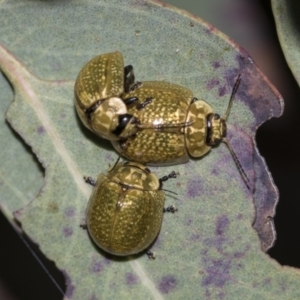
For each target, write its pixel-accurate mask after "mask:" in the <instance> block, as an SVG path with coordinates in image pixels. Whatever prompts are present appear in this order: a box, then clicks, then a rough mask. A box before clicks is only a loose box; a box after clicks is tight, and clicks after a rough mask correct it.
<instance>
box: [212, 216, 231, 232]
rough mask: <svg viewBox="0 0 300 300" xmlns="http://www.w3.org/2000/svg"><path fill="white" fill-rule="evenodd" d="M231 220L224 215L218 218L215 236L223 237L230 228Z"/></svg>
mask: <svg viewBox="0 0 300 300" xmlns="http://www.w3.org/2000/svg"><path fill="white" fill-rule="evenodd" d="M229 223H230V222H229V220H228V218H227V216H225V215H222V216H220V217H218V218H217V222H216V229H215V234H216V235H223V234H224V233H225V231H226V230H227V229H228V226H229Z"/></svg>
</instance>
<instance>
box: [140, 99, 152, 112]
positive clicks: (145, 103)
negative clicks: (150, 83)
mask: <svg viewBox="0 0 300 300" xmlns="http://www.w3.org/2000/svg"><path fill="white" fill-rule="evenodd" d="M152 100H153V98H152V97H149V98H146V100H145V101H144V102H143V103H140V104H138V105H137V106H136V109H137V110H141V109H143V108H145V107H146V105H148V104H150V103H152Z"/></svg>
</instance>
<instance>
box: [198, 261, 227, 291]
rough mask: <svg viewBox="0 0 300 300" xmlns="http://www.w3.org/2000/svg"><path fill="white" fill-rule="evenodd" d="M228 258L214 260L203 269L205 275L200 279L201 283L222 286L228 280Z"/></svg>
mask: <svg viewBox="0 0 300 300" xmlns="http://www.w3.org/2000/svg"><path fill="white" fill-rule="evenodd" d="M230 263H231V261H230V260H221V259H220V260H214V261H212V264H211V265H210V266H208V267H207V268H206V269H205V271H206V273H207V276H206V277H205V278H204V279H203V280H202V284H203V285H205V286H206V285H214V286H216V287H219V288H221V287H223V286H224V285H225V284H226V283H227V282H228V281H229V280H230V275H229V271H230Z"/></svg>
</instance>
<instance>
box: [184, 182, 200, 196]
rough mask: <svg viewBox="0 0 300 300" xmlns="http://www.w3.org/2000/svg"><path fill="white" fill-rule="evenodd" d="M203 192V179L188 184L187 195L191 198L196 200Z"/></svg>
mask: <svg viewBox="0 0 300 300" xmlns="http://www.w3.org/2000/svg"><path fill="white" fill-rule="evenodd" d="M202 190H203V187H202V181H201V179H199V178H197V179H191V180H190V181H189V182H188V184H187V195H188V197H190V198H195V197H197V196H200V195H201V191H202Z"/></svg>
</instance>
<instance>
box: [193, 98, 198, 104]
mask: <svg viewBox="0 0 300 300" xmlns="http://www.w3.org/2000/svg"><path fill="white" fill-rule="evenodd" d="M197 100H199V99H198V98H196V97H194V98H193V99H192V101H191V104H192V103H194V102H195V101H197Z"/></svg>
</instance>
